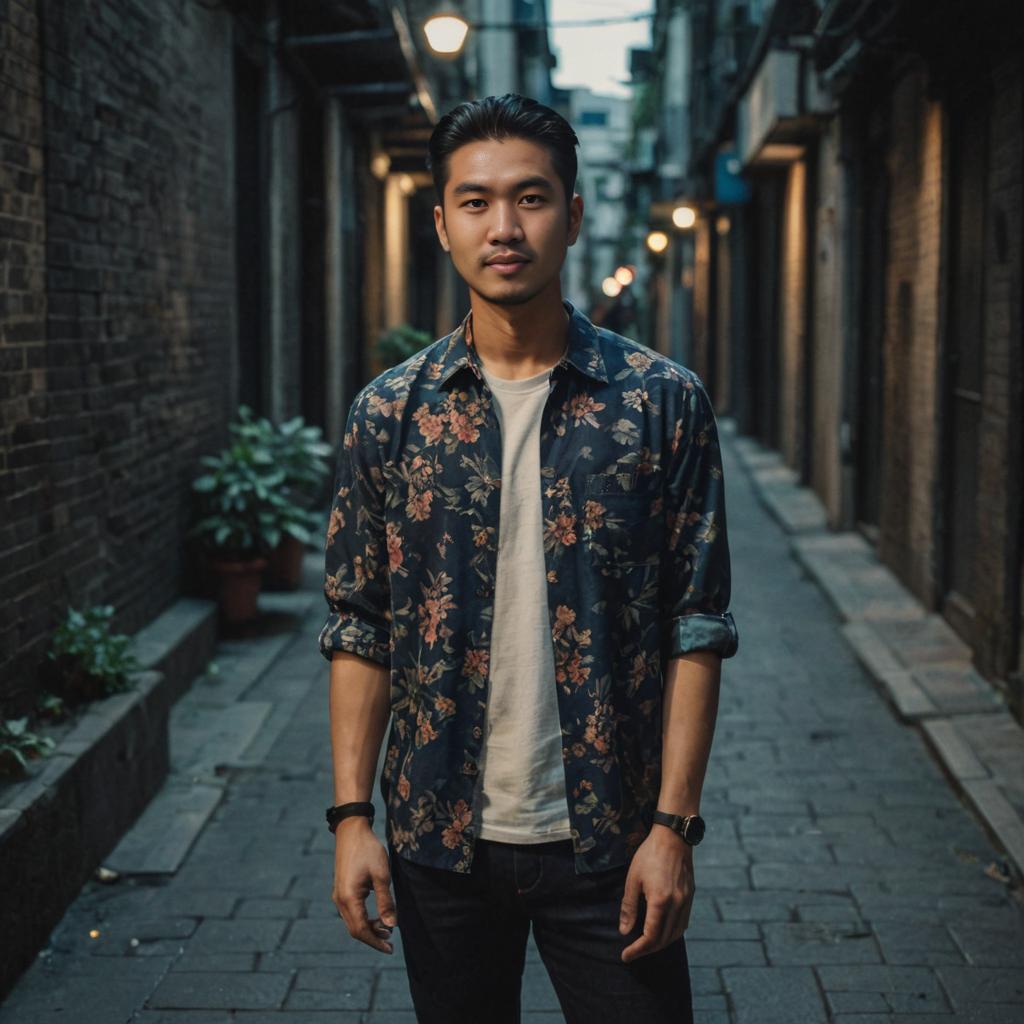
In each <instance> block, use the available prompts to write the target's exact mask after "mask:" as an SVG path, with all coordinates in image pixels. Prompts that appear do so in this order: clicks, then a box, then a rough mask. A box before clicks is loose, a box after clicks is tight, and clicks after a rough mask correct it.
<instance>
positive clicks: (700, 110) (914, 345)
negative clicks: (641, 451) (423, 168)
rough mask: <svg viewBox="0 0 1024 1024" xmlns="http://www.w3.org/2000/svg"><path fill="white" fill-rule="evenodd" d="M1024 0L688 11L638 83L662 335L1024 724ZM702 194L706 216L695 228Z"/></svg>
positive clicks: (675, 2) (666, 27) (681, 10)
mask: <svg viewBox="0 0 1024 1024" xmlns="http://www.w3.org/2000/svg"><path fill="white" fill-rule="evenodd" d="M1011 8H1012V5H1008V4H1005V3H998V2H995V0H991V2H989V0H983V2H981V3H979V4H972V5H963V4H958V3H954V2H941V3H928V4H925V3H921V2H917V0H887V2H884V3H883V2H875V3H871V2H868V3H863V2H860V0H856V2H854V0H849V2H844V0H839V2H829V3H825V2H815V0H775V2H769V0H764V2H760V3H739V2H735V3H734V2H724V3H722V2H719V3H712V2H710V0H666V2H662V3H659V5H658V17H657V20H656V30H655V33H654V39H655V46H654V49H653V52H652V53H651V54H650V55H648V56H647V59H646V60H644V61H641V62H640V64H641V66H642V70H643V74H642V75H641V79H642V81H641V83H640V84H641V85H643V86H644V87H645V88H647V89H650V90H653V92H654V93H655V94H656V96H657V102H656V104H655V107H656V114H655V117H656V118H658V119H660V121H659V122H658V123H659V124H660V127H661V135H662V136H663V141H661V142H660V143H659V146H660V147H661V148H660V153H659V158H658V159H657V160H656V161H655V168H654V173H655V175H656V180H655V183H654V186H653V194H654V196H655V200H661V205H659V204H658V202H657V201H655V202H653V203H652V205H651V207H650V216H651V220H652V223H653V222H660V223H661V224H662V225H665V226H666V229H667V230H668V231H669V233H670V234H671V236H672V243H671V246H670V250H669V252H668V253H667V254H666V255H665V257H663V258H661V259H660V261H659V262H658V263H657V265H656V266H655V273H654V279H655V283H656V285H657V288H656V289H655V292H656V297H657V298H658V302H659V303H660V304H656V306H655V313H656V315H655V317H654V324H653V325H652V329H651V335H650V340H651V343H652V344H655V346H656V347H661V348H664V346H665V344H666V342H665V335H668V336H669V337H670V338H671V339H672V340H673V342H674V344H676V345H677V346H678V350H679V351H680V352H681V353H682V354H683V356H684V361H686V362H688V363H690V364H691V365H692V366H693V367H694V369H696V370H697V371H698V372H699V373H700V374H701V375H702V376H703V377H704V378H705V380H706V381H707V382H708V383H709V386H710V387H711V388H712V389H713V392H714V396H715V399H716V407H717V408H720V409H722V410H723V411H728V412H729V413H730V414H731V415H732V416H734V417H735V419H736V422H737V425H738V428H739V430H740V432H741V433H745V434H748V435H750V436H752V437H755V438H756V439H758V440H759V441H760V442H761V443H762V444H764V445H766V446H768V447H770V448H774V449H776V450H778V451H779V452H780V453H781V455H782V456H783V458H784V460H785V462H786V463H787V464H788V465H789V466H790V467H791V468H792V469H793V470H794V471H795V472H796V473H797V474H798V476H799V479H800V480H801V481H802V482H803V483H804V484H805V485H806V486H808V487H810V488H811V489H813V491H814V492H815V494H816V495H817V496H818V497H819V498H820V500H821V502H822V504H823V506H824V508H825V509H826V512H827V518H828V524H829V526H830V527H831V528H833V529H836V530H850V529H855V530H858V531H860V533H861V534H862V535H863V536H864V537H865V538H867V539H868V540H869V541H870V543H871V545H872V546H873V547H874V549H875V551H876V552H877V554H878V556H879V558H880V559H881V560H882V562H884V563H885V565H886V566H888V567H889V568H890V569H891V570H892V571H893V572H894V573H895V574H896V575H897V577H898V578H899V579H900V580H901V581H902V583H903V584H904V585H905V586H906V587H907V588H908V589H909V590H910V591H911V592H912V593H913V594H914V595H915V596H916V597H917V598H918V599H919V600H920V601H921V602H922V604H923V605H924V606H925V607H926V608H927V609H929V610H932V611H936V612H938V613H939V614H941V615H942V616H943V617H944V618H945V619H946V621H947V622H948V623H949V624H950V625H951V626H952V627H953V629H954V630H955V631H956V633H957V634H959V636H960V637H962V638H963V640H964V641H966V643H967V644H968V645H969V646H970V648H971V650H972V651H973V660H974V665H975V667H976V668H977V669H978V671H980V672H981V673H982V674H983V675H985V676H986V677H988V678H989V679H990V680H991V681H992V682H993V683H994V684H995V685H996V686H997V687H998V688H999V689H1000V690H1002V692H1003V693H1004V695H1005V696H1006V698H1007V700H1008V702H1009V704H1010V706H1011V707H1013V708H1014V709H1015V712H1016V714H1017V715H1018V717H1020V715H1021V710H1020V708H1021V670H1022V667H1024V619H1022V604H1024V602H1022V586H1024V572H1022V554H1024V548H1022V531H1024V526H1022V500H1021V482H1020V473H1019V472H1017V471H1016V467H1019V466H1020V465H1022V420H1021V417H1020V415H1019V410H1020V408H1021V400H1022V398H1024V376H1022V374H1024V367H1022V352H1024V346H1022V334H1021V280H1022V277H1021V270H1022V268H1021V240H1022V232H1021V226H1022V225H1021V206H1022V204H1021V200H1022V190H1024V179H1022V160H1021V156H1022V152H1021V151H1022V138H1024V77H1022V59H1021V53H1022V52H1024V49H1022V46H1021V42H1022V40H1021V35H1020V31H1019V29H1018V28H1017V19H1014V18H1013V17H1012V16H1011V15H1012V10H1011ZM670 126H671V127H670ZM670 132H674V133H675V135H676V136H678V137H679V138H678V139H676V138H674V137H673V138H672V139H671V140H669V139H668V135H669V134H670ZM682 203H688V204H691V205H692V206H693V207H694V208H695V209H696V210H697V211H698V212H699V216H698V217H697V220H696V223H695V224H694V225H693V227H692V229H690V230H687V231H679V230H673V227H672V225H671V223H670V221H669V220H668V217H669V214H670V212H671V209H672V208H675V207H678V206H679V205H680V204H682ZM659 332H660V333H659Z"/></svg>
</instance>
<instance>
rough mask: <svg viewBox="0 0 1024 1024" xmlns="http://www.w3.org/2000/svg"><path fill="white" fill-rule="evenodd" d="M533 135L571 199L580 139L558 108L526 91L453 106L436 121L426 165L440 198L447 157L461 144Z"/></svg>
mask: <svg viewBox="0 0 1024 1024" xmlns="http://www.w3.org/2000/svg"><path fill="white" fill-rule="evenodd" d="M510 138H518V139H529V140H530V141H532V142H538V143H540V144H541V145H542V146H545V147H546V148H547V150H548V151H549V152H550V153H551V162H552V163H553V164H554V165H555V171H556V172H557V174H558V177H559V178H560V179H561V181H562V186H563V187H564V189H565V198H566V203H569V202H571V200H572V195H573V190H574V188H575V186H576V147H577V146H578V145H579V144H580V140H579V139H578V138H577V137H576V133H575V132H574V131H573V129H572V125H571V124H569V122H568V121H566V119H565V118H564V117H562V115H561V114H559V113H558V112H557V111H555V110H552V109H551V108H550V107H546V106H545V105H544V104H543V103H538V102H537V101H536V100H534V99H530V97H528V96H519V95H518V94H517V93H514V92H507V93H505V95H504V96H486V97H484V98H483V99H479V100H469V101H468V102H466V103H460V104H459V105H458V106H457V107H453V108H452V109H451V110H449V111H448V113H447V114H445V115H444V117H442V118H441V120H440V121H438V122H437V124H436V125H435V126H434V131H433V132H432V134H431V136H430V144H429V155H428V157H427V169H428V170H429V171H430V172H431V173H432V174H433V176H434V188H435V189H436V191H437V200H438V202H439V203H440V204H441V205H442V206H444V187H445V185H446V184H447V183H448V157H450V156H451V154H452V153H454V152H455V150H457V149H459V148H460V147H461V146H465V145H466V144H467V143H470V142H478V141H481V140H483V139H494V140H495V141H500V140H502V139H510Z"/></svg>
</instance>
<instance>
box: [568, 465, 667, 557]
mask: <svg viewBox="0 0 1024 1024" xmlns="http://www.w3.org/2000/svg"><path fill="white" fill-rule="evenodd" d="M661 509H662V494H661V478H660V475H658V474H650V473H640V472H639V470H636V469H633V470H625V471H622V472H617V473H616V472H612V473H589V474H588V475H587V476H586V478H585V480H584V493H583V511H582V519H583V545H584V548H585V549H586V552H587V557H588V560H589V562H590V564H591V565H592V566H594V567H595V568H597V569H599V570H601V572H602V574H603V575H611V576H614V575H617V571H616V570H617V569H620V568H621V569H625V568H630V567H632V566H638V565H652V564H657V561H658V557H659V552H660V544H661V531H662V521H661Z"/></svg>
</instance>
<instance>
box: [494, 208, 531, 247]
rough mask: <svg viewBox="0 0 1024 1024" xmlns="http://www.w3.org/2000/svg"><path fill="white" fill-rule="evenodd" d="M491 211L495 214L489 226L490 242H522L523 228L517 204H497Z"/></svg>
mask: <svg viewBox="0 0 1024 1024" xmlns="http://www.w3.org/2000/svg"><path fill="white" fill-rule="evenodd" d="M491 209H492V210H493V211H494V212H493V216H492V218H491V223H490V224H489V226H488V233H487V236H488V240H489V241H491V242H495V243H502V242H512V241H518V240H521V239H522V237H523V228H522V225H521V224H520V223H519V214H518V211H517V209H516V206H515V204H514V203H501V202H496V203H494V204H493V205H492V207H491Z"/></svg>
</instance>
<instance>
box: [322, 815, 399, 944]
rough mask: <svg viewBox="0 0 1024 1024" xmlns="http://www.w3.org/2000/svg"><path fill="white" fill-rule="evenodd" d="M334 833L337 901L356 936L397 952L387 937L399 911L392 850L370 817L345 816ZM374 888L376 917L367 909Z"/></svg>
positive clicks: (335, 891) (335, 901)
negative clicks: (393, 884) (393, 892)
mask: <svg viewBox="0 0 1024 1024" xmlns="http://www.w3.org/2000/svg"><path fill="white" fill-rule="evenodd" d="M334 835H335V847H334V892H333V896H332V898H333V900H334V905H335V906H336V907H337V908H338V913H339V914H340V915H341V916H342V918H343V919H344V921H345V924H346V925H348V933H349V935H351V936H352V938H354V939H358V940H359V941H360V942H365V943H366V945H368V946H372V947H373V948H374V949H379V950H380V951H381V952H382V953H393V952H394V947H393V946H392V945H391V943H390V942H388V941H387V940H388V938H389V937H390V935H391V929H392V928H393V927H394V926H395V925H396V924H397V923H398V915H397V912H396V910H395V902H394V900H393V899H392V898H391V865H390V864H389V862H388V852H387V850H386V849H385V847H384V844H383V843H382V842H381V841H380V840H379V839H378V838H377V837H376V836H375V835H374V834H373V829H371V828H370V821H369V819H368V818H365V817H362V816H356V815H353V816H352V817H349V818H342V820H341V821H340V822H338V827H337V830H336V831H335V833H334ZM371 889H372V890H373V891H374V892H375V893H376V896H377V909H378V910H379V911H380V916H379V917H375V918H373V920H370V918H369V917H368V916H367V913H366V897H367V896H368V895H369V894H370V891H371Z"/></svg>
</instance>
